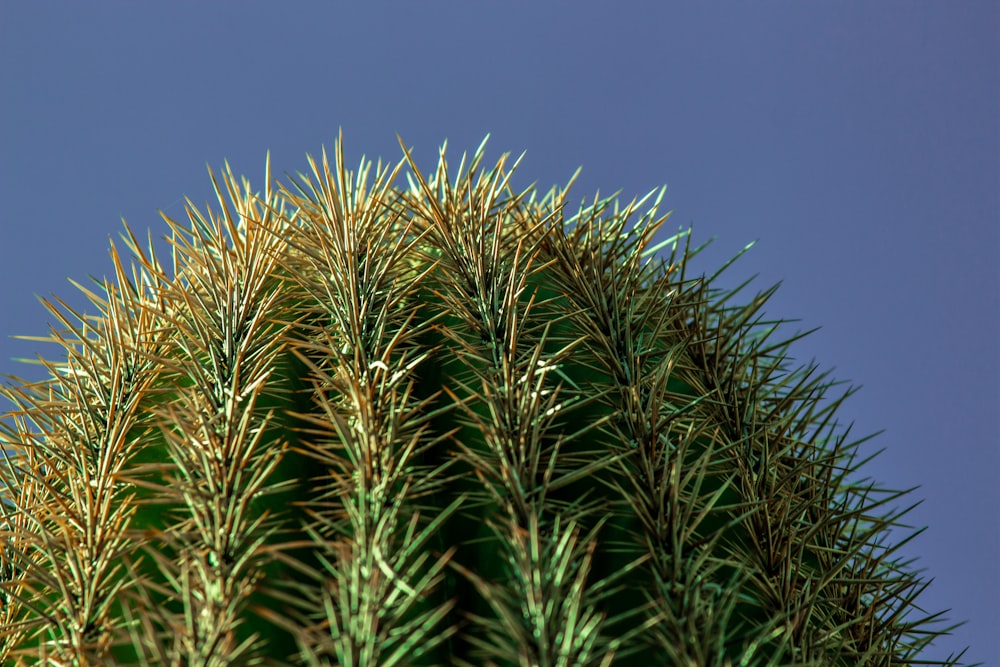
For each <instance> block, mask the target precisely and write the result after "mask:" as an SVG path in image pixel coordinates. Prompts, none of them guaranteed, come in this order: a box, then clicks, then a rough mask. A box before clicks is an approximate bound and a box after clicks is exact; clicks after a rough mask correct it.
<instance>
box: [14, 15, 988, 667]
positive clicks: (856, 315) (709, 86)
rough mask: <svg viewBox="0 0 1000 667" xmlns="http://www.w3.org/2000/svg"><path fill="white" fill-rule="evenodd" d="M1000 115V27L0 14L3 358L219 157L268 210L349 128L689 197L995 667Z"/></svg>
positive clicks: (886, 18) (609, 188)
mask: <svg viewBox="0 0 1000 667" xmlns="http://www.w3.org/2000/svg"><path fill="white" fill-rule="evenodd" d="M362 5H364V6H365V9H358V8H357V7H360V6H362ZM466 5H468V6H466ZM998 119H1000V5H998V3H997V2H977V1H974V0H954V1H951V2H945V1H944V0H933V1H931V0H925V1H913V0H909V1H906V2H898V1H894V0H879V1H878V2H848V1H843V0H838V1H837V2H833V1H828V2H791V1H789V2H753V3H749V2H747V3H736V2H718V1H716V2H704V3H694V2H684V3H670V2H651V1H646V2H615V3H610V2H608V3H597V2H575V3H572V4H571V3H568V2H561V3H558V2H531V3H528V2H513V3H499V2H496V3H488V2H477V3H462V4H460V3H457V2H414V3H405V4H404V3H377V2H371V3H346V2H345V3H333V2H329V3H320V2H312V3H305V2H302V3H299V2H284V3H276V2H257V1H244V2H239V3H237V2H221V1H220V2H169V3H168V2H163V3H157V5H156V6H155V7H154V6H153V3H126V2H99V1H97V0H94V1H92V2H87V3H69V2H65V3H57V2H37V3H28V2H13V1H11V2H0V313H2V316H0V372H4V373H19V374H28V375H30V374H31V369H30V368H25V367H24V366H22V365H19V364H15V363H14V362H13V361H12V358H13V357H24V356H33V355H34V354H35V353H36V352H43V353H47V352H48V351H47V350H46V349H45V347H44V346H42V345H39V344H35V343H26V342H20V341H15V340H12V339H10V338H9V337H8V336H9V335H12V334H43V333H44V332H45V331H46V326H47V324H48V323H49V322H50V321H51V319H52V318H51V317H49V316H48V314H47V313H46V312H45V311H44V310H43V309H42V307H41V306H40V305H39V304H38V303H37V301H36V299H35V295H36V294H38V295H48V294H50V293H55V294H58V295H60V296H63V297H68V298H69V302H70V303H73V304H82V300H81V299H79V298H78V297H76V296H75V295H74V288H73V287H72V286H71V285H69V283H68V282H67V280H66V279H67V278H68V277H72V278H75V279H77V280H80V281H86V279H87V276H88V275H91V274H92V275H96V276H103V275H105V274H106V273H109V271H110V262H109V259H108V255H107V247H108V239H109V237H116V238H117V235H118V232H119V231H120V230H121V223H120V219H121V217H123V216H124V217H125V218H126V219H127V220H128V222H129V224H130V225H131V226H133V228H135V229H136V230H137V231H139V232H140V233H143V234H144V233H145V230H146V229H148V228H152V230H153V232H154V235H157V236H158V235H160V234H162V233H164V232H165V229H166V228H165V225H164V224H163V223H162V221H161V220H160V219H159V217H158V216H157V213H156V210H157V209H158V208H161V209H164V210H165V211H166V212H167V213H168V214H170V215H172V216H174V217H181V216H183V205H182V200H181V199H180V198H181V197H182V196H183V195H189V196H191V198H192V199H193V200H194V201H195V202H197V203H198V204H201V203H202V202H204V201H206V200H208V199H210V198H211V190H210V183H209V180H208V177H207V175H206V171H205V165H206V163H208V164H210V165H211V166H212V167H213V168H218V167H219V166H220V165H221V164H222V162H223V160H224V159H228V160H229V161H230V163H231V164H232V165H233V168H234V170H235V171H237V172H241V173H244V174H246V175H247V176H249V177H250V178H251V179H252V180H253V181H254V184H255V185H259V184H260V182H261V178H262V176H263V163H264V156H265V152H266V151H267V150H270V151H271V155H272V161H273V167H274V171H275V173H276V174H282V173H285V172H295V171H298V170H304V169H305V168H306V161H305V153H306V152H312V153H317V152H318V151H319V150H320V148H321V146H322V145H324V144H325V145H327V146H328V147H329V146H332V144H333V140H334V138H335V137H336V135H337V131H338V129H339V128H343V130H344V135H345V139H346V144H347V153H348V155H349V157H350V159H351V161H352V162H356V161H357V160H359V159H360V157H361V154H362V153H365V154H367V155H368V156H370V157H375V156H380V155H381V156H383V157H386V158H389V159H391V160H393V161H395V160H396V159H398V157H399V156H400V150H399V147H398V145H397V142H396V134H397V133H399V134H401V135H402V137H403V138H404V140H405V141H406V142H407V144H408V145H410V146H413V147H414V149H415V152H416V157H417V160H418V162H420V163H421V164H426V165H430V164H433V161H434V159H435V158H436V153H437V148H438V146H439V144H440V143H441V141H442V140H444V139H445V138H447V139H448V140H449V147H450V148H451V150H453V151H454V153H455V156H456V157H457V156H458V155H460V153H461V151H462V150H469V151H472V150H474V149H475V147H476V146H477V145H478V144H479V142H480V140H481V139H482V138H483V136H484V135H485V134H486V133H487V132H490V133H492V138H491V140H490V143H489V147H490V153H489V156H490V157H491V158H495V157H497V156H498V155H499V154H500V153H501V152H506V151H511V152H513V153H514V154H515V155H517V154H519V153H520V152H521V151H527V155H526V157H525V160H524V162H523V163H522V167H521V169H520V172H519V174H520V175H519V177H518V178H519V179H520V181H519V183H520V184H523V185H526V184H527V183H529V182H531V181H537V182H538V184H539V186H540V188H542V189H543V190H547V189H548V188H549V187H550V186H551V185H553V184H556V183H565V181H566V180H567V179H568V178H569V176H570V175H571V174H572V172H573V170H574V169H575V168H576V167H577V166H580V165H582V166H583V168H584V169H583V173H582V175H581V178H580V180H579V181H578V184H577V186H576V187H575V190H574V192H575V197H576V200H579V199H580V198H582V197H584V196H585V195H592V194H593V192H594V190H596V189H598V188H599V189H600V190H601V192H602V193H605V194H610V193H611V192H613V191H616V190H621V191H622V195H623V196H624V197H627V198H629V199H630V198H631V197H632V196H634V195H641V194H645V193H646V192H648V191H649V190H651V189H653V188H655V187H657V186H660V185H663V184H667V185H668V188H669V189H668V191H667V196H666V198H665V204H664V205H665V206H666V207H667V208H669V209H673V211H674V217H673V222H674V223H675V224H676V225H683V226H687V225H688V224H693V225H694V235H695V239H696V240H706V239H708V238H710V237H712V236H715V237H717V239H718V240H717V241H716V242H715V243H714V244H713V245H712V247H711V248H710V249H709V250H708V251H706V253H705V254H704V256H703V259H701V260H700V261H699V262H698V263H696V267H695V268H696V269H698V270H699V271H709V270H711V269H712V268H714V266H715V265H717V264H719V263H720V262H721V261H723V260H724V259H727V258H728V257H729V256H731V255H733V254H735V253H736V252H737V251H738V250H739V249H740V248H742V247H743V246H744V245H746V244H747V243H748V242H750V241H753V240H757V241H758V244H757V246H756V247H755V248H754V249H753V250H752V251H751V252H750V253H749V254H748V255H746V256H745V257H744V258H743V259H742V260H740V262H739V263H737V264H736V265H735V266H734V267H733V269H732V270H731V274H730V277H729V280H730V281H731V282H732V283H735V282H736V281H737V280H739V279H742V278H746V277H749V276H751V275H753V274H759V278H758V280H757V282H756V286H757V287H758V288H760V289H763V288H764V287H767V286H769V285H771V284H772V283H775V282H778V281H781V282H782V283H783V285H782V288H781V289H780V290H779V291H778V293H777V295H776V296H775V297H774V299H773V300H772V302H771V303H770V306H769V308H768V313H769V314H771V315H774V316H780V317H785V318H799V319H800V320H801V322H800V323H799V325H798V326H799V327H800V328H802V329H806V328H812V327H815V326H822V329H821V330H820V331H819V332H817V333H815V334H813V335H812V336H810V337H808V338H806V339H805V340H803V341H801V342H800V343H799V344H798V345H797V346H796V347H795V348H794V352H795V354H796V356H797V358H799V359H801V360H802V361H803V362H805V361H808V360H810V359H812V358H815V359H816V360H817V361H819V362H820V364H821V365H823V366H824V367H825V368H830V367H835V369H836V370H835V375H836V376H837V377H839V378H842V379H845V380H849V381H851V382H853V383H855V384H861V385H863V386H864V388H863V389H862V390H861V391H860V392H859V393H858V394H856V395H855V396H854V397H853V398H852V399H850V400H849V401H848V402H847V404H846V405H845V407H844V410H843V412H842V419H843V420H845V421H851V420H853V421H854V423H855V424H854V429H853V431H852V433H853V434H856V435H862V434H868V433H872V432H875V431H878V430H881V429H885V432H884V433H883V434H882V435H880V436H879V437H877V438H876V439H875V440H874V441H872V442H871V443H870V445H869V446H868V450H866V451H869V452H874V451H875V450H877V449H880V448H883V447H884V448H886V451H885V452H884V453H883V454H882V455H881V456H879V457H878V458H877V459H875V461H873V462H872V463H871V465H870V466H869V467H868V468H867V471H868V473H869V474H870V475H871V476H872V477H874V478H875V479H877V480H879V481H881V482H883V483H884V484H885V486H887V487H889V488H909V487H911V486H917V485H919V486H920V488H919V489H918V490H917V491H916V492H915V493H914V494H913V495H912V500H913V502H916V501H917V500H920V499H924V502H923V504H921V505H920V506H919V507H917V508H916V509H915V510H914V511H913V512H912V513H911V514H910V515H908V518H909V519H910V521H911V523H913V524H914V525H916V526H929V528H928V530H927V531H926V532H925V533H924V534H923V535H921V536H920V537H918V538H917V539H916V540H915V541H913V542H911V543H910V544H909V545H908V546H907V547H906V549H905V553H906V554H907V555H910V556H914V557H919V561H918V562H917V565H918V566H919V567H923V568H926V574H927V575H928V576H931V577H933V578H934V579H935V582H934V583H933V584H932V585H931V587H930V588H929V589H928V591H927V592H926V593H925V594H924V595H923V597H922V598H921V599H922V601H923V603H924V606H925V608H926V609H927V610H928V611H938V610H944V609H949V608H950V609H952V612H951V613H950V614H949V617H950V618H952V619H954V620H963V619H964V620H968V625H966V626H965V627H963V628H961V629H959V630H958V631H957V633H956V634H955V635H954V636H953V637H951V638H948V639H946V640H942V641H941V642H939V644H938V646H937V650H936V651H935V652H934V653H933V656H934V657H942V656H944V655H947V653H949V652H951V651H957V650H960V649H961V647H963V646H966V645H970V646H971V648H970V651H969V653H968V654H967V655H966V658H967V659H968V660H969V661H970V662H974V661H984V662H986V663H987V664H996V665H1000V638H998V637H1000V634H998V631H997V628H1000V615H998V611H997V610H998V608H1000V605H998V600H1000V553H998V537H1000V516H998V491H997V484H996V479H997V474H998V471H1000V465H998V463H1000V461H998V443H1000V428H998V427H1000V419H998V415H1000V395H998V380H997V378H998V371H1000V359H998V357H1000V345H998V320H1000V316H998V305H1000V299H998V294H1000V290H998V287H1000V280H998V268H997V267H998V262H997V260H998V254H1000V236H998V228H1000V203H998V201H1000V129H998V123H1000V120H998ZM793 328H794V327H793Z"/></svg>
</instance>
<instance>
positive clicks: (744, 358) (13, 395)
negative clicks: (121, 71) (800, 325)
mask: <svg viewBox="0 0 1000 667" xmlns="http://www.w3.org/2000/svg"><path fill="white" fill-rule="evenodd" d="M484 144H485V142H484ZM483 150H484V147H483V146H480V147H479V149H478V150H477V151H476V152H475V154H474V155H473V156H472V157H471V159H469V160H468V163H466V157H465V156H463V158H462V164H461V165H460V166H459V167H458V169H457V171H453V172H450V171H449V167H448V164H447V162H446V159H445V150H444V148H442V150H441V152H440V159H439V162H438V165H437V168H436V171H435V172H434V174H433V175H432V176H430V175H428V176H425V175H424V174H422V173H421V171H420V170H419V169H418V168H417V167H416V165H415V164H414V162H413V159H412V157H411V154H410V152H409V151H408V150H407V149H406V148H405V146H404V156H403V158H402V159H401V160H400V161H399V163H398V164H395V165H394V166H392V165H390V166H383V164H382V163H381V162H379V163H378V164H377V165H376V166H375V167H374V170H373V168H372V163H371V162H370V161H364V160H363V161H362V163H361V166H360V167H359V169H358V171H357V172H356V173H354V172H352V171H348V169H347V167H346V166H345V161H344V156H343V148H342V141H339V142H338V143H337V147H336V151H335V155H334V157H333V159H332V161H331V160H330V159H328V157H327V155H326V153H325V152H324V153H323V155H322V158H321V159H320V160H313V159H312V158H310V159H309V164H310V167H311V170H310V171H309V173H308V174H307V175H301V174H300V175H299V176H297V177H294V178H289V179H287V182H286V183H283V184H281V183H277V182H275V181H273V180H272V178H271V174H270V167H269V166H268V170H267V173H266V178H265V183H264V187H263V190H262V191H261V192H254V191H252V190H251V187H250V184H249V183H248V181H246V180H245V179H242V180H240V179H237V178H236V177H234V176H233V174H232V172H231V170H230V169H229V168H228V167H227V168H226V170H225V172H224V174H223V176H222V178H221V179H216V178H215V176H213V177H212V179H213V184H214V185H215V191H216V193H217V195H218V207H217V208H216V207H213V208H214V210H213V208H207V209H205V210H199V209H198V208H197V207H195V206H194V205H193V204H192V203H191V202H190V201H189V202H188V207H187V215H188V218H189V220H188V222H187V223H184V224H181V223H179V222H177V221H175V220H172V219H170V218H169V217H167V216H166V215H164V218H165V220H166V222H167V224H168V225H169V227H170V229H171V235H170V239H169V240H170V243H171V262H170V263H171V266H169V267H168V266H165V263H164V261H163V260H161V259H160V258H158V257H157V253H156V250H155V248H154V245H153V243H152V241H151V239H150V240H148V241H147V242H141V241H140V240H139V239H138V238H137V237H136V236H135V235H134V234H133V233H132V232H131V231H130V230H129V228H128V226H127V225H126V227H125V232H124V233H123V235H122V239H123V241H124V243H125V244H126V245H127V252H125V251H122V252H119V249H118V246H116V245H115V244H114V243H112V247H111V258H112V260H113V267H114V276H113V279H109V280H104V281H97V283H98V287H97V288H86V287H83V286H81V289H83V290H84V293H85V295H86V297H87V298H88V300H89V303H90V304H91V305H90V306H88V308H90V310H91V312H87V313H78V312H76V311H75V310H74V309H73V308H71V307H70V306H68V305H67V304H65V303H64V302H61V301H59V300H55V301H54V302H46V305H47V307H48V308H49V310H50V311H51V313H52V314H53V315H54V316H55V317H56V318H58V320H59V322H61V325H60V326H59V327H56V328H53V330H52V334H51V336H49V337H47V338H44V339H42V340H48V341H52V342H55V343H56V344H58V346H59V354H58V357H57V359H56V360H52V361H46V360H42V361H41V363H43V364H44V365H45V368H46V369H47V371H46V375H47V379H46V380H44V381H41V382H28V381H26V380H21V379H17V378H12V379H11V380H9V381H8V382H7V384H6V385H5V386H4V388H3V389H2V392H3V395H4V396H5V397H6V399H7V400H8V401H9V402H10V407H9V408H8V410H9V411H8V412H7V414H6V419H5V420H4V422H3V424H2V427H0V428H2V431H0V433H2V435H0V438H2V440H3V450H4V463H3V465H2V466H0V479H2V481H3V484H2V486H0V498H2V500H3V502H2V503H0V522H2V523H0V534H2V537H3V545H2V546H3V548H2V553H0V566H2V569H0V582H2V583H0V656H2V660H3V663H4V664H46V665H48V664H51V665H103V664H112V665H132V664H140V665H178V666H179V665H206V666H207V665H218V666H223V665H258V664H259V665H272V664H273V665H285V664H287V665H432V664H433V665H437V664H454V665H498V666H499V665H519V666H520V665H523V666H528V665H538V666H557V665H559V666H565V667H576V666H581V665H612V664H615V665H624V664H650V665H653V664H655V665H684V666H689V665H690V666H695V665H697V666H717V667H722V666H724V665H851V666H853V665H904V664H917V663H918V661H921V664H924V662H922V660H923V659H922V658H920V655H921V652H922V651H923V650H924V649H925V648H926V647H927V645H928V644H929V643H930V641H931V640H932V639H933V638H934V637H935V636H937V635H939V634H941V633H943V632H945V630H939V629H935V628H936V627H937V625H938V622H939V617H938V615H937V614H935V615H930V616H928V615H926V614H924V613H923V612H922V611H921V610H920V608H919V607H918V606H917V604H916V598H917V596H918V594H919V593H920V591H921V590H922V589H923V588H924V587H925V585H926V583H925V582H924V581H923V580H922V579H921V578H920V577H919V576H918V574H917V573H915V572H914V571H912V570H911V569H910V568H909V565H910V564H909V563H908V562H902V561H901V559H900V557H899V556H898V554H897V553H896V552H897V549H898V547H899V543H898V542H895V543H890V542H889V541H888V540H887V537H888V536H889V530H890V529H892V528H894V527H897V526H899V525H901V524H900V517H901V516H902V515H903V514H904V513H905V511H897V510H896V509H894V506H895V502H896V501H897V500H898V499H900V498H901V497H902V496H903V495H904V492H890V491H885V490H881V489H879V488H877V487H876V486H875V485H874V484H873V483H872V482H868V481H864V480H863V479H860V478H859V469H860V466H861V465H862V463H863V462H862V461H860V460H859V459H858V458H857V456H856V453H857V449H858V444H859V441H855V442H851V441H849V440H848V437H847V433H846V431H844V430H843V429H841V428H840V427H839V426H838V425H837V422H836V419H835V414H836V411H837V408H838V406H839V405H840V404H841V402H842V400H843V398H844V397H845V396H846V395H848V394H849V393H850V390H846V391H841V390H838V394H837V395H834V396H830V390H831V388H833V387H835V383H834V382H833V381H832V380H830V379H829V376H828V375H827V374H825V373H821V372H818V371H817V369H816V367H815V366H812V365H809V366H805V367H796V366H794V365H793V364H792V363H791V360H790V357H789V356H788V350H789V345H790V344H791V343H792V342H793V341H794V340H795V339H796V338H798V337H799V334H795V335H790V336H789V335H784V334H783V333H781V332H782V331H783V329H782V328H781V327H780V326H779V325H780V324H781V322H780V321H777V320H770V319H767V318H766V317H765V316H764V314H763V310H762V309H763V306H764V305H765V302H766V301H767V299H768V297H769V295H770V294H771V293H772V292H773V288H772V289H768V290H765V291H763V292H761V293H758V294H756V295H754V296H751V297H749V298H747V299H745V300H744V301H743V302H739V297H738V294H739V293H740V292H741V290H730V291H725V290H722V289H720V288H719V287H718V286H717V285H718V281H717V280H716V277H717V276H718V275H719V274H718V273H716V274H715V275H713V276H705V275H700V276H692V275H689V271H688V270H687V268H686V267H687V265H688V262H689V259H690V258H691V257H692V256H693V255H695V254H696V252H697V250H698V249H697V248H695V247H692V245H691V243H690V238H691V236H690V230H687V231H685V230H681V231H679V232H678V233H677V234H675V235H674V236H672V237H670V238H669V239H667V240H666V241H662V242H660V243H657V244H654V243H653V237H654V234H655V233H656V231H657V230H658V229H660V228H661V227H662V225H663V224H664V222H665V220H666V219H667V216H665V215H664V216H661V215H659V214H658V213H657V212H656V211H657V205H658V204H659V203H660V199H661V198H662V194H663V192H662V191H660V192H659V195H656V193H651V194H650V195H648V196H647V197H646V198H644V199H642V200H640V201H632V202H631V203H629V204H627V205H620V204H619V203H618V200H617V199H616V198H605V199H600V198H596V197H595V198H594V199H593V200H592V201H591V202H590V203H586V202H585V203H584V204H583V205H581V206H580V207H579V208H578V209H577V210H575V211H572V212H571V211H570V210H569V208H568V206H567V190H568V186H567V188H555V189H553V190H552V191H551V192H549V193H548V194H547V195H545V196H539V195H538V194H537V192H536V190H535V189H534V188H529V189H527V190H524V191H521V192H517V191H515V190H514V188H513V187H512V186H511V184H510V177H511V174H512V173H513V169H514V167H516V166H517V165H516V163H515V164H514V165H513V167H510V168H508V166H507V156H504V157H503V158H501V159H500V160H499V162H498V163H496V165H495V166H493V167H492V168H486V167H485V166H484V165H483ZM404 170H405V173H406V185H405V186H401V185H398V184H397V181H399V177H400V175H401V174H402V173H403V172H404ZM571 183H572V181H571ZM647 203H648V206H647ZM161 254H162V253H161ZM727 265H728V264H727ZM956 660H957V659H955V660H952V661H950V662H949V663H947V664H956ZM939 664H940V663H939Z"/></svg>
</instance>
